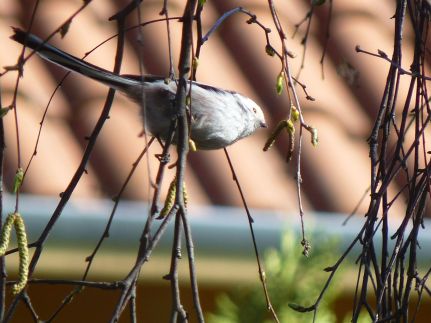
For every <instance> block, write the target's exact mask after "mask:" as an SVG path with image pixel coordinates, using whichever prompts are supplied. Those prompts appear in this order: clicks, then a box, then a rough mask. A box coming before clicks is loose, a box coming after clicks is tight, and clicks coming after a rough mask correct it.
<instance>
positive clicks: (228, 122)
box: [11, 28, 266, 149]
mask: <svg viewBox="0 0 431 323" xmlns="http://www.w3.org/2000/svg"><path fill="white" fill-rule="evenodd" d="M13 30H14V32H15V33H14V35H12V36H11V38H12V39H13V40H15V41H17V42H19V43H21V44H25V45H26V46H27V47H29V48H31V49H33V50H35V51H36V52H37V53H38V54H39V55H40V56H41V57H42V58H44V59H46V60H48V61H50V62H52V63H54V64H57V65H59V66H61V67H63V68H65V69H67V70H70V71H73V72H77V73H79V74H82V75H84V76H87V77H89V78H91V79H93V80H96V81H99V82H101V83H104V84H105V85H107V86H109V87H111V88H113V89H116V90H119V91H121V92H123V93H125V94H126V95H127V96H128V97H130V98H131V99H132V100H133V101H135V102H137V103H138V104H139V106H140V107H141V114H142V116H143V119H144V122H145V129H146V130H148V131H149V132H150V133H151V134H152V135H154V136H156V137H159V138H160V139H162V140H165V139H166V138H167V136H168V135H169V129H170V125H171V122H172V121H173V120H174V119H175V118H176V116H177V114H176V111H175V107H174V99H175V94H176V90H177V84H176V82H175V81H171V82H166V81H165V78H164V77H158V76H135V75H116V74H113V73H111V72H109V71H107V70H105V69H102V68H100V67H97V66H95V65H93V64H90V63H87V62H85V61H83V60H81V59H78V58H76V57H74V56H72V55H69V54H67V53H65V52H63V51H61V50H59V49H58V48H55V47H54V46H51V45H49V44H47V43H44V42H43V40H42V39H40V38H38V37H36V36H34V35H32V34H28V33H26V32H24V31H22V30H20V29H18V28H13ZM189 84H190V83H189ZM189 86H190V85H189ZM189 111H190V114H191V118H190V119H191V132H190V138H191V139H192V140H193V141H194V143H195V144H196V147H197V148H198V149H219V148H224V147H226V146H229V145H231V144H233V143H234V142H236V141H238V140H240V139H242V138H244V137H247V136H249V135H251V134H252V133H253V132H254V131H255V130H256V129H258V128H262V127H266V123H265V118H264V115H263V112H262V110H261V108H260V107H259V106H258V105H257V104H256V103H255V102H254V101H253V100H251V99H250V98H248V97H245V96H243V95H241V94H239V93H236V92H233V91H227V90H222V89H219V88H216V87H212V86H209V85H205V84H202V83H198V82H191V107H190V109H189Z"/></svg>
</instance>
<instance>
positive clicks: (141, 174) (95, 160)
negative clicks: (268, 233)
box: [0, 0, 406, 213]
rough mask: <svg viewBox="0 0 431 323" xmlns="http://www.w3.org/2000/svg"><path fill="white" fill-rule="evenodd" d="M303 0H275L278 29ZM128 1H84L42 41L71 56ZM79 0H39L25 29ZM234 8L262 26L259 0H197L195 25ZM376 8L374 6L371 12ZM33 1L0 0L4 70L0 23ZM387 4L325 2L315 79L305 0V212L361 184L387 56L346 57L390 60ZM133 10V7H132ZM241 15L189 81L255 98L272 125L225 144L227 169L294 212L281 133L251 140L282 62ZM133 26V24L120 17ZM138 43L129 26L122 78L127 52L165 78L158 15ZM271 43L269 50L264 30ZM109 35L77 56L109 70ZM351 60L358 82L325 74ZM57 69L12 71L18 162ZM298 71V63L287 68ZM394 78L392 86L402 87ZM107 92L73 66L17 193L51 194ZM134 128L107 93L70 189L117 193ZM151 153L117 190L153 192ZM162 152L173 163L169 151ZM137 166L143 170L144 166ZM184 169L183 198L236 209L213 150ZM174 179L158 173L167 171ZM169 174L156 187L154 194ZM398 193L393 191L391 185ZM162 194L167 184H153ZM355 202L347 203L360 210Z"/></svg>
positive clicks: (127, 112)
mask: <svg viewBox="0 0 431 323" xmlns="http://www.w3.org/2000/svg"><path fill="white" fill-rule="evenodd" d="M308 2H309V1H304V2H299V1H296V2H289V4H285V3H283V4H282V3H280V4H279V6H280V18H281V20H282V23H283V24H284V26H285V28H286V31H287V33H288V35H289V36H290V35H292V34H293V32H294V24H295V23H297V22H299V21H300V20H301V19H302V18H303V17H304V16H305V15H306V13H307V10H308V5H307V4H308ZM126 3H127V1H103V2H100V1H99V2H98V1H94V2H91V3H90V5H89V6H88V7H87V8H86V9H85V10H83V11H82V12H81V13H80V14H79V15H77V17H76V18H74V19H73V21H72V24H71V26H70V29H69V31H68V33H67V35H66V36H65V37H64V39H61V38H60V37H59V36H55V37H54V38H53V39H52V41H51V42H52V43H53V44H54V45H56V46H58V47H60V48H61V49H63V50H65V51H68V52H70V53H71V54H73V55H75V56H78V57H82V56H83V55H84V54H85V53H86V52H87V51H89V50H90V49H92V48H93V47H94V46H96V45H97V44H99V43H100V42H102V41H103V40H105V39H106V38H107V37H109V36H111V35H113V34H115V27H116V26H115V23H113V22H109V21H108V20H107V19H108V18H109V17H110V15H112V14H114V13H115V12H116V11H118V10H119V9H120V8H121V7H122V6H124V5H125V4H126ZM169 3H170V8H169V14H170V15H171V16H175V15H180V14H181V10H182V3H183V2H182V1H170V2H169ZM81 4H82V1H42V2H41V3H40V5H39V8H38V12H37V15H36V19H35V23H34V27H33V28H32V32H33V33H35V34H37V35H39V36H40V37H42V38H43V37H46V36H47V35H49V34H50V33H51V32H52V31H53V30H55V29H56V28H57V27H58V26H60V24H61V23H62V22H63V21H64V20H65V19H66V18H67V17H69V16H71V15H72V14H73V12H75V11H76V10H77V9H78V8H79V6H80V5H81ZM234 5H235V6H240V5H243V6H244V7H246V8H247V9H248V10H249V11H251V12H253V13H254V14H256V15H257V18H258V19H259V21H261V22H263V23H264V24H265V25H267V26H269V27H271V28H272V29H273V30H275V29H274V28H273V27H272V24H271V21H272V19H271V16H270V13H269V12H268V10H267V8H266V3H265V4H263V3H262V1H257V0H255V1H235V2H231V1H222V0H218V1H216V0H213V1H208V2H207V3H206V5H205V10H204V14H203V18H204V21H203V26H204V29H205V30H208V29H209V28H210V27H211V26H212V24H213V23H214V22H215V21H216V20H217V18H218V17H220V15H221V14H222V13H224V12H225V11H227V10H229V9H231V8H232V6H234ZM376 6H378V7H379V8H378V10H376ZM32 10H33V4H30V3H29V2H28V1H12V0H9V1H2V3H1V4H0V14H1V15H2V19H0V37H1V39H3V41H2V44H3V46H4V47H5V48H4V50H2V51H0V61H1V65H2V66H6V65H14V64H15V63H16V60H17V57H18V55H19V52H20V50H21V46H20V45H18V44H16V43H14V42H13V41H11V40H9V39H8V37H9V36H10V35H11V33H12V31H11V29H10V28H9V26H19V27H21V28H23V29H25V28H27V27H28V21H29V18H30V15H31V12H32ZM160 10H161V2H160V3H158V2H148V3H147V4H145V5H144V6H143V7H142V21H147V20H150V19H158V18H160V16H159V12H160ZM393 13H394V4H393V3H392V2H390V1H381V2H378V3H375V2H373V1H348V2H346V1H344V2H340V3H339V2H337V4H336V6H334V12H333V19H332V22H331V28H330V31H331V38H330V40H329V45H328V52H327V55H326V58H325V62H324V73H325V78H324V79H322V76H321V65H320V63H319V61H320V58H321V54H322V50H323V46H324V41H325V28H326V23H327V7H326V6H323V7H319V8H316V9H315V16H314V17H313V21H312V28H311V34H310V37H309V38H308V42H307V47H306V53H305V66H304V68H303V69H302V71H301V74H300V80H301V82H303V83H304V84H305V85H306V86H307V91H308V93H309V94H310V95H311V96H312V97H314V98H315V99H316V100H315V101H308V100H306V98H305V94H304V92H303V91H302V90H301V88H299V87H298V93H300V97H301V102H302V108H303V111H304V115H305V117H306V121H307V122H308V123H309V124H311V125H313V126H315V127H316V128H317V129H318V131H319V145H318V147H317V148H314V147H312V145H311V144H310V138H309V134H308V133H304V140H303V145H302V147H303V152H302V166H301V171H302V177H303V184H302V190H303V192H302V193H303V200H304V205H305V209H306V211H307V210H318V211H334V212H345V213H349V212H350V211H352V210H353V208H354V206H355V205H356V203H357V201H358V200H359V199H360V198H361V196H362V195H363V193H364V192H365V190H366V189H367V187H368V182H369V176H370V175H369V165H370V161H369V158H368V145H367V142H366V139H367V136H368V134H369V133H370V129H371V126H372V124H373V118H374V116H375V113H376V111H377V109H378V106H379V104H380V98H381V94H382V90H383V85H384V82H385V78H386V73H387V70H388V64H387V63H386V62H384V61H383V60H379V59H376V58H372V57H369V56H366V55H361V54H358V53H356V52H355V46H356V45H360V46H362V47H363V48H364V49H368V50H370V51H376V50H377V49H381V50H384V51H385V52H386V53H388V54H389V55H390V54H391V47H392V45H391V44H392V29H393V21H392V20H391V19H390V18H391V16H392V15H393ZM132 17H133V18H134V19H135V18H136V15H132ZM246 20H247V17H246V16H244V15H240V14H237V15H235V16H233V17H230V18H229V19H228V20H226V22H225V23H224V25H223V26H222V27H220V28H219V29H218V30H217V31H216V32H215V33H214V34H212V36H211V38H210V40H209V41H208V42H207V43H206V44H205V45H204V47H203V49H202V53H201V57H200V65H199V69H198V74H197V77H198V80H199V81H201V82H204V83H208V84H211V85H214V86H218V87H223V88H227V89H232V90H236V91H239V92H241V93H243V94H245V95H247V96H249V97H251V98H253V99H255V100H256V101H257V102H258V103H259V104H260V105H261V106H262V107H263V109H264V111H265V114H266V118H267V120H268V121H269V125H270V128H269V129H267V130H262V131H259V132H258V133H256V134H255V135H253V136H251V137H250V138H247V139H244V140H242V141H241V142H238V143H236V144H234V145H233V146H231V147H229V148H228V151H229V153H230V154H231V157H232V160H233V163H234V165H235V169H236V172H237V175H238V178H239V180H240V182H241V184H242V187H243V190H244V192H245V195H246V197H247V200H248V202H249V205H250V206H251V207H256V208H269V209H282V210H285V211H293V212H295V211H297V193H296V181H295V175H296V164H295V159H296V155H295V156H294V158H293V160H292V161H291V162H290V163H289V164H287V163H286V162H285V155H286V150H287V137H283V138H280V139H279V140H277V143H276V145H275V147H273V149H271V150H270V151H268V152H263V151H262V148H263V145H264V143H265V140H266V138H267V137H268V135H269V134H270V131H271V129H272V128H273V127H274V126H275V125H276V124H277V122H278V121H279V120H280V119H282V118H283V117H285V116H286V113H287V111H288V108H289V101H288V98H287V96H286V95H285V93H284V94H282V95H281V96H278V95H277V94H276V91H275V80H276V76H277V74H278V73H279V71H280V68H281V67H280V63H279V61H278V60H277V59H275V58H271V57H269V56H267V55H266V54H265V50H264V47H265V37H264V34H263V32H262V31H261V30H260V29H259V28H258V27H257V26H256V25H248V24H246V23H245V21H246ZM130 24H133V22H130ZM170 26H171V32H172V35H171V36H172V39H173V53H174V55H173V57H174V59H175V62H174V64H175V66H176V65H177V57H178V53H179V41H180V36H181V24H180V23H178V22H175V21H173V22H171V24H170ZM305 27H306V26H305V25H303V26H301V28H300V30H299V32H298V33H297V35H296V36H295V37H294V38H293V39H292V38H290V37H288V39H287V43H288V46H289V49H290V50H291V51H292V52H293V53H295V54H296V55H297V56H296V58H294V59H291V64H292V68H293V70H295V71H298V70H299V67H300V64H301V58H302V53H303V50H304V47H303V46H302V45H301V39H302V37H303V35H304V30H305ZM143 31H144V32H143V35H144V37H143V41H142V46H140V45H139V43H138V42H137V41H136V33H134V32H130V33H129V34H128V38H127V44H126V54H125V58H124V61H123V67H122V72H123V73H133V74H138V73H139V55H141V57H142V62H143V66H144V72H146V73H152V74H162V75H167V73H168V67H169V60H168V55H167V36H166V24H165V23H163V22H162V23H157V24H153V25H151V26H148V27H145V28H143ZM271 39H272V40H273V41H274V42H273V44H274V47H276V48H278V43H277V41H276V35H275V34H274V33H272V35H271ZM114 55H115V39H114V40H112V41H110V42H108V43H106V44H105V45H103V46H102V47H101V48H99V49H98V50H96V51H95V52H94V53H92V54H91V55H90V56H89V57H88V61H90V62H92V63H94V64H97V65H99V66H101V67H104V68H106V69H112V67H113V61H114ZM347 63H348V64H351V65H353V67H354V68H355V69H356V70H357V71H359V78H358V80H357V83H356V84H353V85H351V84H348V82H347V81H346V79H345V78H343V77H341V76H340V75H339V74H337V68H340V67H342V66H347V65H346V64H347ZM64 74H65V72H64V71H63V70H61V69H59V68H58V67H56V66H53V65H51V64H49V63H45V62H44V61H42V60H41V59H40V58H38V57H36V56H35V57H33V58H31V59H30V60H29V61H28V62H27V63H26V65H25V68H24V78H22V79H21V80H20V86H19V98H18V116H19V130H20V143H21V153H22V163H23V165H24V166H26V164H27V163H28V160H29V158H30V157H31V155H32V152H33V150H34V145H35V141H36V136H37V132H38V129H39V122H40V120H41V118H42V115H43V111H44V109H45V106H46V105H47V103H48V100H49V97H50V95H51V94H52V92H53V90H54V88H55V86H56V84H57V83H58V81H59V80H60V79H61V78H62V76H63V75H64ZM294 74H296V72H295V73H294ZM15 80H16V73H14V72H9V73H8V74H7V75H5V77H2V78H1V86H2V100H3V105H7V104H9V103H10V100H11V93H12V91H13V88H14V84H15ZM405 90H406V88H405V87H404V88H403V89H402V91H405ZM106 94H107V88H106V87H104V86H102V85H100V84H97V83H96V82H94V81H91V80H87V79H85V78H84V77H81V76H77V75H71V76H70V77H69V78H68V79H67V80H66V81H65V82H64V84H63V86H62V87H61V89H60V90H59V91H58V93H57V94H56V95H55V98H54V100H53V102H52V103H51V106H50V108H49V110H48V115H47V119H46V120H45V122H44V125H43V128H42V135H41V141H40V144H39V147H38V150H37V152H38V153H37V155H36V156H35V158H34V162H33V164H32V166H31V168H30V170H29V172H28V174H27V177H26V180H25V185H24V187H23V190H24V191H25V192H28V193H33V194H46V195H58V194H59V193H60V192H62V191H63V190H64V189H65V187H66V185H67V184H68V182H69V181H70V179H71V177H72V175H73V173H74V171H75V169H76V167H77V166H78V164H79V162H80V159H81V156H82V152H83V150H84V148H85V145H86V140H85V136H88V135H89V134H90V133H91V131H92V128H93V126H94V124H95V122H96V120H97V118H98V115H99V113H100V111H101V109H102V107H103V103H104V97H105V96H106ZM4 120H5V122H6V140H7V147H8V148H7V151H6V169H5V171H6V183H7V185H6V189H7V190H10V189H11V182H12V178H13V175H14V173H15V170H16V167H17V166H16V165H17V161H16V158H17V153H16V141H15V136H16V135H15V126H14V118H13V113H9V114H8V115H7V117H5V119H4ZM141 131H142V123H141V120H140V117H139V116H138V109H137V107H136V106H135V105H134V104H133V103H131V102H129V101H128V100H127V99H125V98H124V97H122V96H121V95H116V99H115V103H114V105H113V107H112V113H111V118H110V119H109V120H108V122H107V123H106V125H105V127H104V129H103V131H102V133H101V134H100V137H99V138H98V141H97V146H96V148H95V151H94V153H93V155H92V158H91V160H90V164H89V165H88V174H86V175H85V176H83V178H82V180H81V182H80V184H79V185H78V188H77V190H76V191H75V194H74V195H75V196H81V197H104V196H105V197H106V196H109V197H112V196H114V195H116V194H117V192H118V190H119V189H120V187H121V185H122V182H123V181H124V180H125V178H126V176H127V174H128V172H129V171H130V169H131V167H132V163H133V162H134V160H135V159H136V158H137V156H138V154H139V153H140V151H141V150H142V149H143V148H144V146H145V140H144V138H142V137H139V136H138V135H139V134H140V133H141ZM159 152H160V148H159V146H157V145H154V148H152V149H151V152H150V154H148V158H147V159H146V160H145V162H143V163H142V164H141V165H140V166H139V168H138V170H137V173H136V174H135V176H134V178H133V180H132V181H131V183H130V185H129V187H128V189H127V190H126V193H125V198H128V199H137V200H143V199H148V197H149V194H150V193H151V192H150V190H151V186H150V181H149V175H150V177H151V178H152V179H154V176H155V174H156V170H157V165H158V162H157V160H156V158H155V157H154V154H156V153H159ZM172 160H175V157H174V156H173V158H172ZM148 164H149V166H147V165H148ZM188 165H189V167H188V169H187V180H186V183H187V187H188V191H189V196H190V200H191V203H195V204H210V203H213V204H221V205H231V206H241V199H240V196H239V193H238V191H237V189H236V186H235V184H234V182H233V181H232V174H231V172H230V170H229V168H228V165H227V161H226V158H225V156H224V153H223V151H222V150H218V151H210V152H208V151H199V152H196V153H190V155H189V162H188ZM172 177H173V171H169V172H168V175H166V179H170V178H172ZM168 185H169V184H168V182H166V183H165V185H164V187H163V190H164V192H166V189H167V186H168ZM395 192H396V189H393V191H392V193H393V194H395ZM164 194H165V193H164ZM366 208H367V201H365V202H364V203H362V206H361V207H360V208H359V212H360V213H364V212H365V211H366Z"/></svg>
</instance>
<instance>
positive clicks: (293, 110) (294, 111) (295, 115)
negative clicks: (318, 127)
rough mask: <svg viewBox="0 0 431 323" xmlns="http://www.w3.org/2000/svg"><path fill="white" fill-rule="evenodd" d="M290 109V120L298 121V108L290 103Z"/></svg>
mask: <svg viewBox="0 0 431 323" xmlns="http://www.w3.org/2000/svg"><path fill="white" fill-rule="evenodd" d="M290 110H291V113H292V114H291V118H292V121H293V122H296V121H298V119H299V111H298V109H297V108H296V107H295V106H294V105H293V104H292V106H291V107H290Z"/></svg>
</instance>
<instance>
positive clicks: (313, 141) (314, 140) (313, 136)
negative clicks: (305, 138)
mask: <svg viewBox="0 0 431 323" xmlns="http://www.w3.org/2000/svg"><path fill="white" fill-rule="evenodd" d="M310 132H311V144H312V145H313V146H314V147H317V144H318V143H319V137H318V135H317V129H316V128H311V130H310Z"/></svg>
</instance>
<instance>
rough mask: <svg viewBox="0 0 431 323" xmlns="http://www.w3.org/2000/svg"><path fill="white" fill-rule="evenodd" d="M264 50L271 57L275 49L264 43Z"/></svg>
mask: <svg viewBox="0 0 431 323" xmlns="http://www.w3.org/2000/svg"><path fill="white" fill-rule="evenodd" d="M265 52H266V53H267V54H268V55H269V56H271V57H273V56H274V55H275V49H274V48H273V47H272V46H271V45H270V44H266V46H265Z"/></svg>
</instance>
